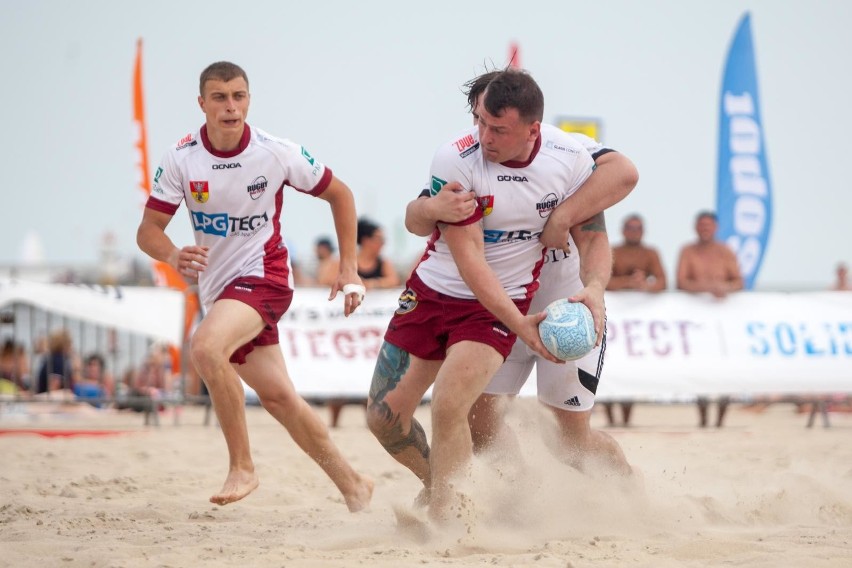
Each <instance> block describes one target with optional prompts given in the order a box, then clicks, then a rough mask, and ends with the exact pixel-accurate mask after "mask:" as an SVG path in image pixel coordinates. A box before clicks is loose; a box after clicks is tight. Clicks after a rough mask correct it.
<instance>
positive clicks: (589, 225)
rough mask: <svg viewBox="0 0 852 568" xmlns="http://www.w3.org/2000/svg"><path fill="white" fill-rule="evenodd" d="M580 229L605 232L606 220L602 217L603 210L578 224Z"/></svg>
mask: <svg viewBox="0 0 852 568" xmlns="http://www.w3.org/2000/svg"><path fill="white" fill-rule="evenodd" d="M580 230H581V231H593V232H595V233H606V220H605V219H604V214H603V212H601V213H598V214H597V215H595V216H594V217H591V218H589V219H587V220H586V222H585V223H583V224H582V225H580Z"/></svg>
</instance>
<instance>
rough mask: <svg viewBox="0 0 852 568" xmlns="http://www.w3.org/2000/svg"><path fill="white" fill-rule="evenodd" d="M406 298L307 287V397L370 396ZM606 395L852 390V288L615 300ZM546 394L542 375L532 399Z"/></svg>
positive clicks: (300, 326)
mask: <svg viewBox="0 0 852 568" xmlns="http://www.w3.org/2000/svg"><path fill="white" fill-rule="evenodd" d="M398 295H399V292H398V291H390V290H385V291H370V292H369V293H368V294H367V298H366V299H365V302H364V304H363V305H362V306H361V308H360V309H359V310H358V311H357V312H356V314H355V315H353V316H351V317H349V318H344V317H343V309H342V305H343V304H342V300H341V298H340V297H338V298H337V299H336V300H334V301H331V302H329V301H328V294H327V291H326V290H321V289H299V290H297V291H296V294H295V295H294V299H293V304H292V306H291V308H290V310H289V312H288V313H287V314H286V315H285V317H284V318H283V319H282V320H281V323H280V325H279V331H280V334H281V348H282V350H283V352H284V358H285V359H286V361H287V367H288V369H289V371H290V375H291V376H292V378H293V381H294V383H295V384H296V387H297V389H298V390H299V392H300V393H302V394H303V395H304V396H306V397H318V398H326V397H330V396H341V397H353V398H358V397H365V396H366V394H367V392H368V390H369V386H370V380H371V378H372V374H373V367H374V365H375V361H376V356H377V354H378V351H379V348H380V347H381V344H382V337H383V335H384V332H385V329H386V328H387V324H388V321H389V320H390V318H391V316H392V315H393V311H394V310H395V309H396V306H397V298H398ZM606 301H607V318H608V320H607V329H608V335H607V348H606V358H605V362H604V367H603V374H602V377H601V383H600V387H599V389H598V394H599V396H600V397H601V398H609V399H617V398H621V397H629V398H641V399H671V398H675V399H676V398H678V397H684V398H688V397H692V396H695V395H697V394H708V395H713V394H734V395H749V394H760V393H774V394H784V393H836V392H837V393H839V392H852V293H847V292H813V293H766V292H741V293H738V294H734V295H731V296H729V297H727V298H725V299H723V300H719V299H715V298H713V297H711V296H710V295H704V294H685V293H679V292H666V293H662V294H645V293H636V292H618V293H607V300H606ZM534 393H535V376H534V375H533V376H531V377H530V380H529V381H528V382H527V386H526V387H525V389H524V391H523V394H534Z"/></svg>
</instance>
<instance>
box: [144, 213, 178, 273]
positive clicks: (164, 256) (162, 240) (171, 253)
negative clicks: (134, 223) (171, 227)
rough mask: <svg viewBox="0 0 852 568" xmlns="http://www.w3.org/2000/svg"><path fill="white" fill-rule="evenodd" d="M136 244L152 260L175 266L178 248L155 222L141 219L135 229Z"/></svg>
mask: <svg viewBox="0 0 852 568" xmlns="http://www.w3.org/2000/svg"><path fill="white" fill-rule="evenodd" d="M136 244H137V245H139V249H140V250H141V251H142V252H144V253H145V254H147V255H148V256H150V257H151V258H153V259H154V260H159V261H161V262H165V263H168V264H170V265H172V266H176V264H177V255H178V254H179V253H180V250H179V249H178V248H177V247H176V246H175V244H174V243H173V242H172V240H171V239H170V238H169V236H168V235H166V232H165V231H164V230H163V228H162V227H160V226H159V225H157V224H156V223H152V222H150V221H146V220H144V219H143V220H142V222H141V223H140V224H139V229H138V230H137V231H136Z"/></svg>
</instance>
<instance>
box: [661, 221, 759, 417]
mask: <svg viewBox="0 0 852 568" xmlns="http://www.w3.org/2000/svg"><path fill="white" fill-rule="evenodd" d="M718 226H719V224H718V222H717V219H716V214H715V213H713V212H712V211H702V212H701V213H699V214H698V216H697V217H696V218H695V232H696V233H697V234H698V241H697V242H695V243H692V244H689V245H686V246H685V247H683V249H681V251H680V259H679V260H678V263H677V288H678V290H685V291H687V292H710V293H711V294H713V296H715V297H716V298H724V297H725V296H727V295H728V294H729V293H731V292H736V291H738V290H742V289H743V277H742V275H741V273H740V268H739V265H738V264H737V257H736V255H734V251H732V250H731V249H730V248H728V246H727V245H725V244H724V243H722V242H719V241H717V240H716V229H717V228H718ZM730 402H731V401H730V397H727V396H720V397H719V413H718V415H717V417H716V427H717V428H720V427H721V426H722V422H723V421H724V419H725V412H727V410H728V404H729V403H730ZM696 403H697V404H698V416H699V425H700V426H701V427H702V428H704V427H706V426H707V411H708V407H709V406H710V401H709V399H708V398H707V397H705V396H699V397H698V399H697V400H696Z"/></svg>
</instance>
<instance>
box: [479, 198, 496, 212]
mask: <svg viewBox="0 0 852 568" xmlns="http://www.w3.org/2000/svg"><path fill="white" fill-rule="evenodd" d="M476 200H477V201H479V208H480V209H482V214H483V215H484V216H488V215H491V212H492V211H494V196H493V195H483V196H482V197H477V198H476Z"/></svg>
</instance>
